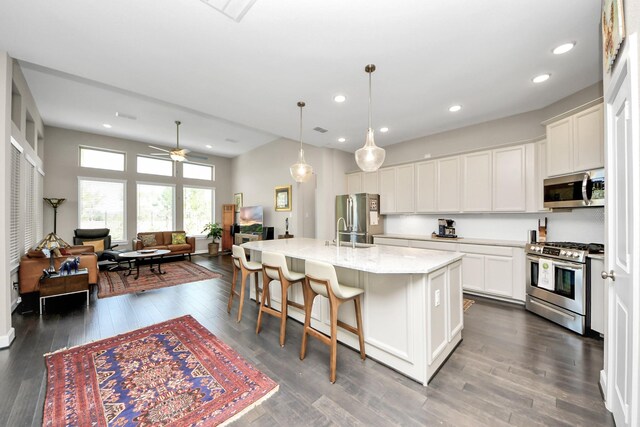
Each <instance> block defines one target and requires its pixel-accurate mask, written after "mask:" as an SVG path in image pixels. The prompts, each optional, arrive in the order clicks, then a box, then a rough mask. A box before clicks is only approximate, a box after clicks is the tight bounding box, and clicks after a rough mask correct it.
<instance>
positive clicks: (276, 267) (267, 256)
mask: <svg viewBox="0 0 640 427" xmlns="http://www.w3.org/2000/svg"><path fill="white" fill-rule="evenodd" d="M303 282H304V274H303V273H298V272H296V271H290V270H289V267H288V266H287V259H286V258H285V257H284V255H282V254H278V253H274V252H262V302H261V304H260V311H259V312H258V324H257V325H256V334H259V333H260V329H261V327H262V313H267V314H270V315H272V316H275V317H278V318H280V347H284V340H285V335H286V329H287V307H288V306H292V307H296V308H299V309H300V310H304V306H303V305H302V304H298V303H297V302H293V301H289V298H288V290H289V288H290V287H291V286H293V285H295V284H296V283H299V284H300V285H302V283H303ZM271 283H276V284H280V289H281V290H282V304H281V307H280V311H277V310H275V309H273V308H272V307H271V304H270V303H269V307H267V306H265V300H266V299H267V298H269V297H270V285H271Z"/></svg>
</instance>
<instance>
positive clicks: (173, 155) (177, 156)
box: [169, 153, 185, 162]
mask: <svg viewBox="0 0 640 427" xmlns="http://www.w3.org/2000/svg"><path fill="white" fill-rule="evenodd" d="M169 157H171V160H174V161H176V162H184V160H185V157H184V156H182V155H180V154H177V153H171V154H170V155H169Z"/></svg>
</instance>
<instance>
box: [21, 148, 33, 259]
mask: <svg viewBox="0 0 640 427" xmlns="http://www.w3.org/2000/svg"><path fill="white" fill-rule="evenodd" d="M30 160H31V159H30V158H29V157H28V156H25V161H24V163H23V164H24V166H25V168H24V172H25V184H26V186H25V191H24V197H25V218H24V253H27V251H28V250H29V249H31V247H32V246H34V245H35V243H36V241H35V240H36V235H35V223H36V209H35V196H36V188H35V186H36V182H35V170H36V168H35V166H34V165H33V163H31V161H30Z"/></svg>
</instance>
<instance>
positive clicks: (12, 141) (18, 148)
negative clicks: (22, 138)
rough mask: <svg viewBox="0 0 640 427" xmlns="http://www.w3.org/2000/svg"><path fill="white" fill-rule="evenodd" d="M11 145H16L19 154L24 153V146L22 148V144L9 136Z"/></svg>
mask: <svg viewBox="0 0 640 427" xmlns="http://www.w3.org/2000/svg"><path fill="white" fill-rule="evenodd" d="M11 145H13V146H14V147H16V149H17V150H18V151H19V152H20V154H22V153H24V148H22V145H20V143H19V142H18V141H16V139H15V138H14V137H13V136H12V137H11Z"/></svg>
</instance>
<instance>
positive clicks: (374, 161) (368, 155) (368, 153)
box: [356, 64, 386, 172]
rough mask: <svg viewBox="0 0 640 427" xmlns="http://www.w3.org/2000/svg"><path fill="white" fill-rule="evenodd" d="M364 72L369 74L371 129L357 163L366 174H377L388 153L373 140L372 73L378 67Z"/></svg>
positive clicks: (367, 68)
mask: <svg viewBox="0 0 640 427" xmlns="http://www.w3.org/2000/svg"><path fill="white" fill-rule="evenodd" d="M364 70H365V71H366V72H367V73H368V74H369V129H368V130H367V137H366V139H365V142H364V146H363V147H362V148H359V149H358V150H356V163H357V164H358V167H359V168H360V169H361V170H363V171H365V172H375V171H377V170H378V169H380V166H382V164H383V163H384V157H385V154H386V153H385V151H384V149H383V148H380V147H378V146H377V145H376V143H375V141H374V140H373V127H372V126H371V73H373V72H374V71H375V70H376V66H375V65H373V64H369V65H367V66H366V67H365V68H364Z"/></svg>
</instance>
